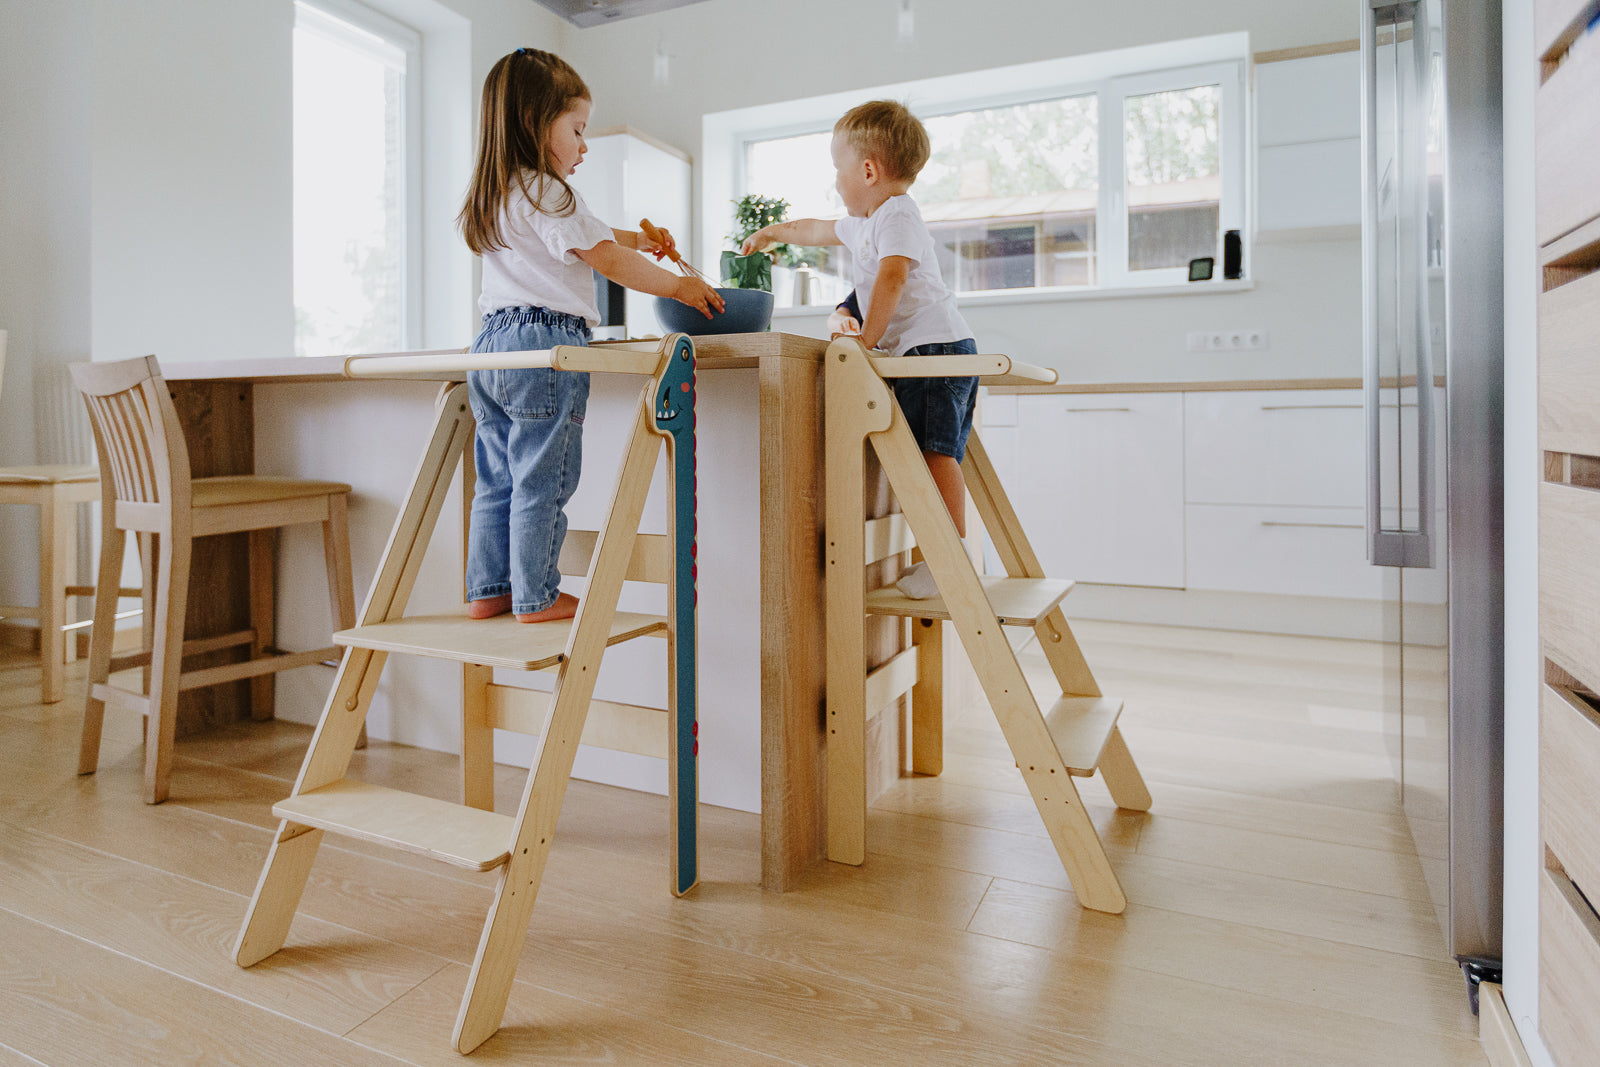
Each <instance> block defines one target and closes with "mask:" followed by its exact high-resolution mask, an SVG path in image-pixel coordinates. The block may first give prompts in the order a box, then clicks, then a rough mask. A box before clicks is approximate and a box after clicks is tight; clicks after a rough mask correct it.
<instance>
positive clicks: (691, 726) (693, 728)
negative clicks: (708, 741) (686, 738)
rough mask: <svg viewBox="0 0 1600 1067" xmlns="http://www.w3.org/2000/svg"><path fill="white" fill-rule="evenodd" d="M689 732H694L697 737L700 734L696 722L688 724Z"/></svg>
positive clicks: (698, 725)
mask: <svg viewBox="0 0 1600 1067" xmlns="http://www.w3.org/2000/svg"><path fill="white" fill-rule="evenodd" d="M689 732H690V733H692V734H694V735H695V736H696V737H699V736H700V724H699V723H698V722H692V723H690V724H689Z"/></svg>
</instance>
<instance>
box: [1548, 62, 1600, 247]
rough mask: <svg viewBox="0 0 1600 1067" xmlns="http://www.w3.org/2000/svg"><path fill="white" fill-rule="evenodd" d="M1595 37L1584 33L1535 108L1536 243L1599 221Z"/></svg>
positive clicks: (1599, 73) (1599, 78)
mask: <svg viewBox="0 0 1600 1067" xmlns="http://www.w3.org/2000/svg"><path fill="white" fill-rule="evenodd" d="M1596 100H1600V34H1594V33H1592V34H1589V35H1588V36H1586V37H1583V38H1581V39H1580V40H1578V42H1577V43H1576V44H1574V45H1573V48H1572V52H1571V53H1570V55H1569V56H1568V58H1567V60H1566V62H1565V63H1563V64H1562V65H1561V67H1560V69H1558V70H1557V71H1556V72H1555V73H1554V74H1552V75H1550V78H1549V80H1548V81H1546V82H1545V83H1544V84H1543V85H1542V86H1540V87H1539V93H1538V97H1537V102H1536V103H1535V105H1534V106H1535V119H1534V123H1535V129H1534V137H1535V140H1534V166H1535V176H1534V190H1535V196H1536V198H1537V201H1538V203H1537V208H1536V212H1535V217H1536V222H1535V227H1536V229H1537V232H1538V238H1539V243H1540V244H1541V245H1545V244H1549V243H1550V242H1551V241H1554V240H1556V239H1557V238H1559V237H1560V236H1561V235H1562V234H1565V233H1568V232H1569V231H1571V230H1575V229H1577V228H1578V227H1579V226H1582V225H1583V224H1584V223H1586V222H1588V221H1589V220H1590V219H1592V218H1595V217H1596V216H1600V108H1597V107H1595V103H1594V102H1595V101H1596Z"/></svg>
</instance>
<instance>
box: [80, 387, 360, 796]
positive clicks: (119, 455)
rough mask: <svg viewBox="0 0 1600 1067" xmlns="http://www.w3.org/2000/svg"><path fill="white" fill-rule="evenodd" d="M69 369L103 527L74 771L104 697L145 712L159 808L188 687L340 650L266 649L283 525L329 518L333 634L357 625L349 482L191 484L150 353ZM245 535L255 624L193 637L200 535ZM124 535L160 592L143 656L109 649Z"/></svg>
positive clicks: (149, 777) (151, 788)
mask: <svg viewBox="0 0 1600 1067" xmlns="http://www.w3.org/2000/svg"><path fill="white" fill-rule="evenodd" d="M72 377H73V381H74V382H75V383H76V384H77V387H78V391H79V392H80V393H81V394H82V395H83V399H84V402H85V403H86V404H87V405H88V408H89V420H90V422H91V423H92V425H93V427H94V438H95V449H96V451H97V453H98V454H99V457H100V473H101V477H100V488H101V502H102V506H101V515H102V522H103V523H104V529H103V533H102V536H101V539H100V575H99V581H98V583H97V586H96V588H97V590H98V591H97V593H96V595H95V605H94V629H93V631H92V634H91V637H90V641H89V695H88V699H87V702H86V704H85V707H84V716H83V746H82V749H81V751H80V755H79V760H78V773H79V774H93V773H94V771H95V768H96V766H97V764H98V762H99V754H100V727H101V722H102V720H103V718H104V716H105V708H106V705H108V704H110V705H112V706H114V707H121V708H126V709H128V710H131V711H138V712H141V713H143V714H144V715H145V716H146V717H147V721H146V725H145V765H144V799H145V802H146V803H149V804H159V803H160V802H161V801H163V800H165V799H166V797H167V783H168V779H169V777H170V776H171V772H172V742H173V737H174V734H175V732H176V729H177V710H178V692H179V691H180V690H183V689H195V688H199V687H201V686H207V685H217V684H219V683H222V682H231V681H236V680H238V679H242V678H251V679H256V680H258V681H259V682H260V683H262V684H264V685H270V684H271V678H269V677H266V676H267V675H270V674H271V673H273V672H276V671H284V670H289V669H290V668H293V667H302V666H305V665H307V664H312V663H321V662H323V661H325V660H333V659H337V658H338V656H339V650H338V649H337V648H335V647H333V646H332V645H329V646H327V647H325V648H318V649H313V650H311V651H309V652H281V651H279V650H277V649H276V648H274V647H272V639H273V610H274V602H273V601H274V597H273V545H274V538H275V537H276V531H277V528H278V527H280V526H290V525H294V524H297V523H305V522H316V523H321V525H322V544H323V552H324V555H325V556H326V559H327V567H328V601H329V605H330V608H331V611H332V615H333V629H342V628H344V627H347V626H349V625H351V624H352V623H353V622H354V621H355V593H354V590H353V587H352V582H351V574H350V532H349V525H348V521H347V518H346V503H347V498H348V496H349V493H350V487H349V486H348V485H345V484H344V483H342V482H325V481H317V480H312V479H302V478H271V477H263V476H258V475H233V476H227V477H220V478H194V479H191V478H190V475H189V452H188V448H187V446H186V445H185V443H184V438H183V431H182V429H181V428H180V427H179V425H178V414H177V410H176V409H175V408H174V407H173V404H172V397H171V395H170V394H169V393H168V392H167V385H166V382H165V381H163V380H162V378H161V369H160V367H159V366H157V364H156V360H155V357H154V356H147V357H145V358H143V359H130V360H124V361H122V362H118V363H75V364H73V365H72ZM245 531H248V532H249V535H250V621H251V626H250V629H248V630H243V631H240V632H238V633H233V634H224V635H220V636H216V637H207V638H203V639H198V640H191V641H185V640H184V638H183V627H184V616H185V613H186V610H187V607H188V594H189V561H190V558H191V553H192V551H193V542H194V539H195V538H197V537H205V536H208V535H211V534H224V533H238V532H245ZM124 533H134V534H137V535H139V536H140V539H141V543H142V544H144V545H146V546H147V547H149V548H150V549H151V551H148V552H147V553H146V556H145V568H146V574H147V578H146V583H145V587H146V589H147V590H152V593H151V595H150V596H149V599H148V601H147V602H148V603H150V604H151V613H152V614H151V615H150V616H149V617H147V618H146V625H145V632H146V633H147V634H149V635H150V636H149V640H148V647H147V648H146V649H144V650H143V651H141V652H139V653H137V654H135V655H131V656H113V655H112V654H111V653H112V642H113V639H114V632H113V631H114V625H115V619H114V615H115V612H116V596H115V595H113V594H114V591H115V590H116V589H117V585H118V582H119V580H120V578H121V575H122V559H123V553H124V548H125V545H126V538H125V537H124V536H123V534H124ZM152 541H153V543H152ZM152 572H153V574H152ZM152 579H153V580H152ZM243 646H248V648H249V651H250V658H249V659H247V660H244V661H243V662H239V663H230V664H225V665H223V666H220V667H209V668H206V669H204V670H195V671H190V672H188V673H184V672H183V671H182V658H183V656H184V655H185V654H192V653H198V652H211V651H216V650H218V649H222V648H236V647H243ZM145 665H148V666H149V668H150V670H149V688H148V690H147V691H146V692H143V693H136V692H133V691H130V690H126V689H121V688H119V687H116V686H113V685H111V684H109V678H110V676H111V674H112V673H113V672H115V671H120V670H123V669H126V668H128V667H135V666H145Z"/></svg>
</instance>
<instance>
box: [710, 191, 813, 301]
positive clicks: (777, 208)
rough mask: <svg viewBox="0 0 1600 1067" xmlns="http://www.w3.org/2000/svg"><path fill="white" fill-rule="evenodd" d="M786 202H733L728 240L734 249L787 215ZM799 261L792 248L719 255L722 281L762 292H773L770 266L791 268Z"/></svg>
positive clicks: (747, 198) (757, 199)
mask: <svg viewBox="0 0 1600 1067" xmlns="http://www.w3.org/2000/svg"><path fill="white" fill-rule="evenodd" d="M788 213H789V201H787V200H784V199H782V198H781V197H776V196H756V195H755V194H753V193H752V194H749V195H747V196H741V197H740V198H739V199H737V200H735V201H733V225H734V233H733V234H732V235H730V237H729V240H731V241H732V242H733V244H734V247H735V248H738V247H740V246H742V245H743V244H744V242H745V239H746V238H748V237H749V236H750V235H751V234H753V233H755V232H756V231H757V230H759V229H761V228H762V227H763V226H770V225H772V224H773V223H774V222H782V221H784V219H785V218H786V217H787V216H788ZM797 262H799V257H798V255H797V254H796V251H795V248H794V246H793V245H788V244H779V245H773V246H772V247H771V248H769V249H767V250H766V251H765V252H757V253H753V254H751V255H748V256H741V255H739V253H738V252H724V253H722V282H723V284H724V285H728V286H732V287H733V288H736V289H762V290H765V291H766V292H769V293H770V292H771V291H772V265H773V264H774V263H777V264H781V265H783V266H793V265H795V264H796V263H797Z"/></svg>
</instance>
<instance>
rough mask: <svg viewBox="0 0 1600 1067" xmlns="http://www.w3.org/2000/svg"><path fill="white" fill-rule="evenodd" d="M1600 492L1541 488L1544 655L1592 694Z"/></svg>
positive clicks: (1599, 647)
mask: <svg viewBox="0 0 1600 1067" xmlns="http://www.w3.org/2000/svg"><path fill="white" fill-rule="evenodd" d="M1596 530H1600V492H1597V491H1595V490H1593V489H1580V488H1578V487H1576V486H1571V485H1557V484H1552V483H1548V482H1547V483H1545V484H1544V485H1541V486H1540V487H1539V637H1540V639H1541V640H1542V641H1543V643H1544V654H1545V655H1546V656H1548V657H1550V658H1551V659H1553V660H1555V661H1556V663H1557V664H1559V665H1560V666H1561V668H1562V669H1563V670H1566V671H1567V672H1569V673H1571V674H1572V675H1574V676H1575V677H1577V678H1578V679H1580V680H1582V681H1583V683H1584V684H1585V685H1587V686H1589V687H1590V688H1600V627H1597V626H1595V624H1594V620H1595V605H1596V604H1600V552H1597V551H1595V536H1594V532H1595V531H1596Z"/></svg>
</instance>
